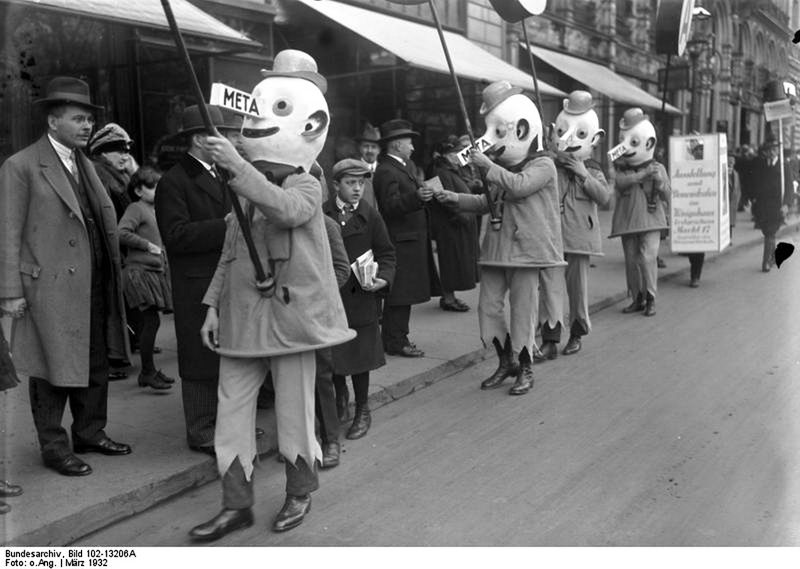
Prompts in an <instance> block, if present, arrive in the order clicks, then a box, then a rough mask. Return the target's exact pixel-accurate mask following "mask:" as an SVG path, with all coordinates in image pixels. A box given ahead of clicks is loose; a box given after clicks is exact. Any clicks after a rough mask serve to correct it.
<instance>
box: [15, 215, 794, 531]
mask: <svg viewBox="0 0 800 569" xmlns="http://www.w3.org/2000/svg"><path fill="white" fill-rule="evenodd" d="M600 221H601V226H602V228H603V235H608V234H609V233H610V226H611V212H610V211H601V212H600ZM797 231H800V218H798V217H797V216H793V217H791V218H790V220H789V223H788V224H787V226H785V227H784V228H783V230H782V231H781V233H780V234H779V235H783V236H784V239H789V240H792V239H795V232H797ZM762 242H763V237H762V235H761V232H760V231H756V230H754V229H753V224H752V222H751V221H750V214H749V212H740V213H739V215H738V221H737V226H736V230H735V233H734V244H733V247H731V248H728V249H726V250H725V251H723V252H722V253H721V254H707V255H706V262H707V265H706V268H705V269H704V272H703V278H704V280H712V279H714V266H715V265H714V263H713V261H714V259H715V257H717V256H719V255H723V256H724V255H725V254H727V253H728V252H730V251H732V250H740V249H745V248H746V249H747V250H748V255H750V256H752V266H753V270H760V266H761V243H762ZM603 247H604V250H605V256H604V257H594V258H593V261H592V262H593V267H592V268H591V269H590V285H589V286H590V294H591V311H592V312H593V313H595V312H597V311H599V310H602V309H603V308H606V307H608V306H611V305H613V304H615V303H618V302H620V301H622V300H625V299H626V297H627V294H626V286H625V271H624V260H623V254H622V247H621V243H620V239H604V240H603ZM667 249H668V244H666V243H662V253H661V257H662V258H663V259H664V260H665V261H666V263H667V268H666V269H661V270H659V280H660V281H665V280H667V279H673V278H682V279H684V280H686V281H687V283H688V269H689V262H688V259H687V258H686V257H682V256H678V255H673V254H671V253H669V252H667ZM709 261H712V262H711V264H710V265H708V262H709ZM702 291H703V287H702V284H701V286H700V288H699V289H698V290H697V291H694V290H691V291H690V289H688V288H687V294H703V292H702ZM458 296H459V297H460V298H462V299H463V300H464V301H465V302H466V303H467V304H469V305H470V306H471V307H472V309H471V310H470V311H469V312H465V313H455V312H444V311H442V310H441V309H440V308H439V305H438V299H434V300H431V301H430V302H428V303H425V304H422V305H418V306H415V307H414V308H413V309H412V313H411V334H410V339H411V341H412V342H414V343H416V344H417V345H418V346H419V347H420V348H421V349H422V350H424V351H425V353H426V356H425V357H424V358H417V359H410V358H402V357H394V356H387V365H386V366H385V367H383V368H381V369H379V370H377V371H376V372H373V373H372V376H371V387H370V405H371V406H372V408H373V409H374V408H377V407H380V406H382V405H386V404H388V403H391V402H392V401H394V400H396V399H398V398H401V397H404V396H406V395H408V394H410V393H413V392H414V391H416V390H418V389H421V388H424V387H426V386H428V385H430V384H432V383H434V382H436V381H439V380H441V379H444V378H446V377H449V376H451V375H453V374H455V373H457V372H458V371H461V370H462V369H464V368H466V367H468V366H470V365H472V364H475V363H477V362H480V361H482V360H484V359H487V358H492V357H494V355H493V351H492V350H491V348H490V349H489V350H486V349H484V348H483V346H482V344H481V341H480V337H479V333H478V319H477V311H476V308H477V304H478V289H477V288H476V289H474V290H472V291H467V292H461V293H458ZM667 308H668V307H666V306H662V305H658V309H659V310H665V309H667ZM565 314H566V310H565ZM656 318H657V316H656ZM602 333H603V331H602V328H600V329H598V328H597V327H595V329H594V331H593V334H602ZM568 335H569V331H568V327H567V329H566V330H565V331H564V333H563V334H562V342H561V345H560V347H563V345H564V343H565V342H566V340H567V337H568ZM591 338H592V336H591V335H589V336H587V337H586V338H585V339H584V348H583V349H584V350H591V349H592V339H591ZM157 344H158V345H159V346H161V347H162V348H163V353H162V354H161V355H159V356H156V365H157V366H160V367H161V368H162V369H163V371H164V372H165V373H167V374H168V375H170V376H172V377H176V378H177V377H178V369H177V355H176V342H175V329H174V325H173V320H172V318H171V317H164V318H162V324H161V329H160V331H159V337H158V342H157ZM576 357H580V356H576ZM132 361H134V363H135V366H134V367H133V368H131V369H129V370H128V371H129V378H128V379H127V380H123V381H114V382H111V383H110V384H109V405H108V426H107V429H106V431H107V433H108V435H109V436H110V437H111V438H113V439H114V440H117V441H121V442H125V443H129V444H131V445H132V447H133V453H132V454H130V455H127V456H122V457H107V456H102V455H98V454H90V455H84V458H85V459H86V460H87V462H89V464H91V466H92V468H93V470H94V473H93V474H92V475H91V476H86V477H78V478H70V477H65V476H61V475H59V474H57V473H55V472H53V471H51V470H49V469H46V468H44V466H43V465H42V461H41V457H40V454H39V449H38V444H37V442H36V432H35V430H34V426H33V420H32V417H31V412H30V408H29V403H28V390H27V388H26V386H25V383H23V384H21V385H20V386H19V387H18V388H17V389H12V390H9V391H7V392H5V397H0V403H2V405H3V420H2V423H0V426H2V427H3V433H2V437H3V438H4V440H5V449H3V448H2V447H0V451H4V454H3V456H4V462H5V474H4V477H5V478H7V479H8V480H9V481H11V482H13V483H15V484H21V485H22V486H23V487H24V489H25V493H24V494H23V495H22V496H20V497H18V498H10V499H6V502H7V503H8V504H10V505H11V506H12V508H13V509H12V511H11V512H10V513H9V514H6V515H4V516H0V537H3V545H12V546H22V545H35V546H47V545H57V546H64V545H68V544H70V543H71V542H73V541H75V540H77V539H78V538H81V537H83V536H86V535H88V534H89V533H91V532H93V531H96V530H98V529H101V528H103V527H106V526H108V525H110V524H112V523H114V522H116V521H119V520H121V519H124V518H126V517H129V516H133V515H135V514H136V513H138V512H141V511H143V510H145V509H147V508H149V507H151V506H153V505H155V504H157V503H159V502H161V501H163V500H166V499H168V498H170V497H172V496H175V495H176V494H179V493H181V492H184V491H186V490H188V489H190V488H193V487H196V486H199V485H201V484H205V483H207V482H210V481H212V480H215V479H216V477H217V472H216V463H215V461H214V460H213V459H211V458H210V457H208V456H206V455H203V454H198V453H196V452H192V451H190V450H189V449H188V448H187V446H186V440H185V432H184V426H183V412H182V408H181V396H180V384H179V383H177V384H176V386H175V387H174V388H173V389H172V390H170V391H168V392H166V393H163V392H153V391H151V390H149V389H146V388H140V387H139V386H138V385H137V381H136V377H137V375H138V371H139V370H138V356H137V355H134V356H133V358H132ZM545 365H546V366H547V369H548V373H550V371H549V370H555V369H557V367H558V361H556V362H553V363H549V364H545ZM348 383H349V382H348ZM475 388H476V393H477V389H478V386H477V385H476V386H475ZM532 396H533V397H535V395H532ZM67 414H69V411H67ZM70 422H71V418H70V417H65V420H64V422H63V424H64V425H69V424H70ZM257 423H258V425H259V426H261V427H262V428H264V429H265V430H266V436H265V437H263V439H261V440H259V453H260V454H262V456H263V455H270V454H274V452H275V449H276V447H277V438H276V433H275V420H274V414H273V412H272V410H271V409H270V410H261V409H260V410H259V411H258V420H257ZM67 428H68V427H67ZM0 440H2V439H0ZM342 442H343V450H346V448H347V441H346V440H343V441H342ZM342 460H347V454H343V455H342ZM334 472H335V471H334ZM282 490H283V489H282V488H281V489H280V491H282ZM276 491H278V490H277V489H276ZM187 531H188V528H187Z"/></svg>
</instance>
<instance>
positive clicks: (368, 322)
mask: <svg viewBox="0 0 800 569" xmlns="http://www.w3.org/2000/svg"><path fill="white" fill-rule="evenodd" d="M371 176H372V173H371V172H370V170H369V168H368V167H367V166H366V164H364V163H363V162H361V161H360V160H354V159H352V158H348V159H345V160H340V161H339V162H337V163H336V164H335V165H334V166H333V189H334V192H335V193H334V195H332V196H331V197H330V199H329V200H328V201H327V203H325V204H324V205H323V211H324V212H325V215H327V216H328V217H330V218H331V219H333V220H334V221H336V222H337V223H338V225H339V227H340V229H341V231H342V239H343V240H344V246H345V249H346V250H347V256H348V257H349V259H350V262H351V263H352V262H354V261H356V259H358V257H360V256H361V255H363V254H364V253H366V252H367V251H369V250H372V253H373V256H374V259H375V262H376V263H377V264H378V268H377V271H376V274H375V278H374V281H373V282H372V283H370V284H364V285H362V284H361V283H359V281H358V279H357V278H356V275H355V274H354V273H352V272H351V274H350V278H349V280H348V281H347V282H346V283H345V285H344V286H342V287H341V288H340V293H341V296H342V302H343V304H344V309H345V313H346V314H347V324H348V326H350V328H352V329H354V330H355V331H356V334H357V335H356V339H355V340H352V341H350V342H347V343H346V344H342V345H339V346H334V347H333V372H334V376H333V383H334V385H335V387H336V401H337V405H338V406H339V407H340V409H343V408H346V406H347V405H348V399H349V395H348V393H347V384H346V382H345V376H348V375H349V376H351V379H352V381H353V393H354V396H355V403H356V412H355V417H354V418H353V423H352V424H351V425H350V428H349V430H348V431H347V435H346V437H347V438H348V439H359V438H361V437H363V436H364V435H366V434H367V431H368V430H369V427H370V425H371V424H372V418H371V416H370V411H369V406H368V404H367V397H368V394H369V372H370V371H372V370H374V369H378V368H379V367H381V366H383V365H384V364H385V363H386V359H385V358H384V353H383V344H382V341H381V333H380V328H379V326H378V309H377V303H376V302H375V294H376V293H377V292H378V291H381V290H382V291H384V293H385V291H386V288H387V287H389V286H391V283H392V281H393V280H394V271H395V262H396V260H395V252H394V246H393V245H392V242H391V241H390V240H389V234H388V232H387V230H386V226H385V225H384V223H383V219H381V216H380V215H379V214H378V212H376V211H375V209H374V208H373V207H372V206H370V205H369V204H368V203H366V202H365V201H364V200H363V188H364V186H365V183H366V181H367V179H368V178H370V177H371Z"/></svg>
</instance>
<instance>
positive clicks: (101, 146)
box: [86, 122, 133, 155]
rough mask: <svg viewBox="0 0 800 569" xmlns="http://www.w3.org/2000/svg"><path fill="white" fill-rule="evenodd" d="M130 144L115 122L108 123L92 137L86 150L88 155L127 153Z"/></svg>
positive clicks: (124, 132)
mask: <svg viewBox="0 0 800 569" xmlns="http://www.w3.org/2000/svg"><path fill="white" fill-rule="evenodd" d="M132 142H133V140H131V137H130V136H129V135H128V133H127V132H126V131H125V129H124V128H122V127H121V126H119V125H118V124H117V123H115V122H110V123H108V124H107V125H105V126H104V127H103V128H101V129H100V130H98V131H97V132H96V133H94V134H93V135H92V137H91V138H90V139H89V144H87V146H86V149H87V151H88V152H89V154H90V155H95V154H100V153H102V152H123V151H125V152H127V151H129V150H130V149H131V143H132Z"/></svg>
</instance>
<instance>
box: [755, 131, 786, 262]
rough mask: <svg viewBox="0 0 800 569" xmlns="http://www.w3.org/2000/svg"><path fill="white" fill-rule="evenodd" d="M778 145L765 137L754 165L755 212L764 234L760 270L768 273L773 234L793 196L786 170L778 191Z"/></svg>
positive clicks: (778, 227) (779, 170)
mask: <svg viewBox="0 0 800 569" xmlns="http://www.w3.org/2000/svg"><path fill="white" fill-rule="evenodd" d="M779 148H780V144H779V143H778V141H777V140H775V138H774V137H770V138H767V140H766V141H765V142H764V144H763V145H762V146H761V154H762V157H761V158H760V159H759V160H758V161H756V164H755V166H754V176H756V178H757V179H758V180H759V183H758V185H757V186H754V188H753V190H754V192H753V207H754V210H755V212H756V213H755V217H756V225H757V226H758V227H759V229H761V233H762V234H763V235H764V253H763V256H762V258H761V270H762V271H763V272H765V273H768V272H769V271H770V269H771V268H772V265H774V264H775V240H776V234H777V233H778V229H780V227H781V225H783V223H784V219H785V216H786V214H787V213H788V211H789V204H790V203H791V200H792V197H793V188H792V183H791V180H792V178H791V176H786V175H785V173H784V187H783V190H781V165H780V162H779V160H780V153H779ZM781 194H783V195H781Z"/></svg>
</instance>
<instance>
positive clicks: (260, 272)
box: [161, 0, 275, 298]
mask: <svg viewBox="0 0 800 569" xmlns="http://www.w3.org/2000/svg"><path fill="white" fill-rule="evenodd" d="M161 5H162V6H163V7H164V14H165V15H166V17H167V22H169V28H170V31H172V36H173V37H174V38H175V44H176V46H177V48H178V54H179V56H180V57H181V58H182V59H183V63H184V66H185V67H186V71H187V73H188V74H189V77H190V78H191V84H192V90H193V91H194V95H195V98H196V99H197V106H198V108H199V110H200V116H201V117H202V119H203V124H204V125H205V128H206V131H208V132H209V133H211V134H212V135H213V136H217V137H220V136H221V135H220V133H219V131H218V130H217V127H215V126H214V124H213V123H212V121H211V115H210V114H209V112H208V106H207V105H206V102H205V99H204V98H203V91H202V89H201V88H200V82H199V81H198V79H197V74H196V73H195V71H194V66H193V65H192V60H191V59H189V50H188V49H186V44H185V43H184V42H183V36H182V35H181V30H180V28H178V23H177V22H176V21H175V15H174V14H173V13H172V6H170V3H169V0H161ZM219 173H220V181H221V182H222V186H223V187H224V188H225V191H226V192H227V193H228V194H229V195H230V198H231V202H233V212H234V214H235V215H236V219H237V220H238V221H239V227H241V229H242V237H244V242H245V244H246V245H247V252H248V254H249V255H250V260H251V261H252V262H253V266H254V267H255V271H256V289H258V291H259V292H260V293H261V295H262V296H265V297H267V298H269V297H271V296H272V295H274V294H275V278H274V277H273V276H272V274H270V273H265V272H264V267H263V265H262V264H261V259H260V258H259V257H258V252H257V251H256V246H255V243H254V242H253V234H252V231H251V230H250V222H249V221H248V219H247V217H245V214H244V212H243V211H242V206H241V204H240V203H239V198H238V197H237V195H236V193H235V192H234V191H233V190H232V189H231V187H230V185H228V175H227V172H226V171H225V170H224V169H223V170H219Z"/></svg>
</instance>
